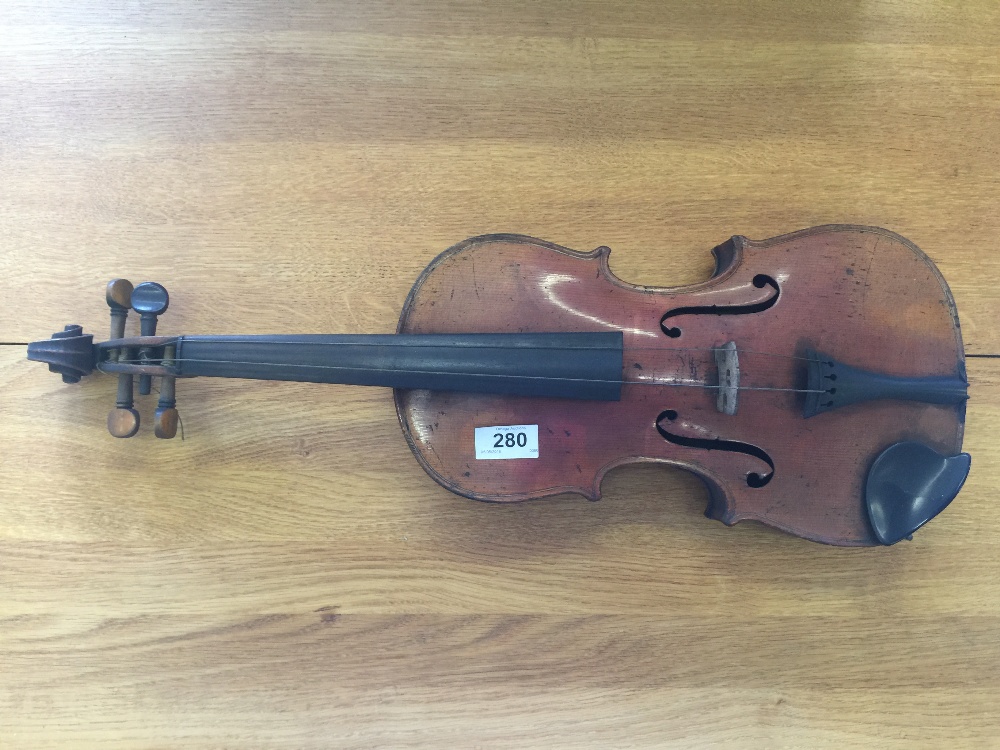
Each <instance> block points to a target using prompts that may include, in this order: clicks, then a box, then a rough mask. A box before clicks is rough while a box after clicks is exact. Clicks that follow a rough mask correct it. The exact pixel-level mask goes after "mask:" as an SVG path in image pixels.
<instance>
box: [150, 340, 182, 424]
mask: <svg viewBox="0 0 1000 750" xmlns="http://www.w3.org/2000/svg"><path fill="white" fill-rule="evenodd" d="M175 352H176V348H175V347H173V346H167V347H165V348H164V351H163V363H164V364H165V365H170V364H171V360H172V359H173V358H174V356H175ZM175 389H176V378H172V377H170V376H169V375H165V376H163V377H162V378H160V400H159V401H158V402H157V404H156V416H155V417H154V422H153V434H155V435H156V437H158V438H163V439H164V440H169V439H171V438H172V437H174V436H175V435H176V434H177V423H178V421H179V420H180V416H179V415H178V414H177V409H176V408H175V407H176V405H177V398H176V392H175Z"/></svg>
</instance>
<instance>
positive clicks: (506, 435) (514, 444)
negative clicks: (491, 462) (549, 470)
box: [476, 424, 538, 458]
mask: <svg viewBox="0 0 1000 750" xmlns="http://www.w3.org/2000/svg"><path fill="white" fill-rule="evenodd" d="M476 458H538V425H537V424H514V425H504V426H502V427H477V428H476Z"/></svg>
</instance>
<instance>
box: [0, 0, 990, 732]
mask: <svg viewBox="0 0 1000 750" xmlns="http://www.w3.org/2000/svg"><path fill="white" fill-rule="evenodd" d="M696 5H697V4H687V3H674V2H654V1H653V0H648V1H646V2H639V3H634V4H631V5H628V6H622V5H620V4H616V3H600V2H576V3H560V2H539V3H522V2H502V3H469V4H461V5H459V4H453V3H445V2H429V3H421V4H408V3H342V2H337V3H317V2H308V1H307V0H295V1H293V2H288V3H282V4H280V5H275V4H273V3H266V2H256V3H254V2H247V3H243V4H236V3H222V2H213V3H204V4H196V3H192V2H180V3H171V4H167V3H156V2H152V3H141V4H136V3H128V2H108V3H96V2H92V1H90V0H87V1H85V2H78V3H68V2H58V1H56V2H52V3H48V4H45V5H44V6H42V5H38V4H34V3H22V2H16V1H15V2H9V3H5V4H4V8H3V13H2V14H0V247H2V250H0V342H3V343H7V344H10V345H8V346H3V347H0V592H2V594H0V747H3V748H5V749H6V748H8V747H9V748H46V747H97V746H100V747H111V748H116V747H121V748H125V747H128V748H134V747H185V748H189V747H194V748H198V747H205V748H208V747H248V748H250V747H265V746H266V747H343V748H367V747H462V748H464V747H470V748H471V747H498V748H508V747H539V746H542V747H565V748H589V747H595V748H596V747H600V748H606V747H664V746H669V747H691V748H695V747H746V748H773V747H817V748H824V747H829V748H848V747H856V748H871V747H899V748H902V747H907V748H914V747H928V748H937V747H941V746H950V747H997V746H998V745H997V744H996V743H997V740H996V738H997V737H998V736H1000V698H998V696H1000V679H998V677H997V675H998V674H1000V638H998V636H997V633H998V632H1000V520H998V518H1000V517H998V515H997V513H996V512H995V487H996V486H997V484H998V483H1000V449H998V447H997V446H998V441H997V431H996V427H995V425H996V424H997V420H998V419H1000V395H998V394H1000V360H997V359H990V358H972V359H970V360H969V372H970V378H971V382H972V387H971V394H972V400H971V402H970V407H969V413H968V425H967V434H966V443H965V447H966V449H967V450H968V451H969V452H970V453H972V455H973V469H972V474H971V476H970V479H969V482H968V484H967V486H966V488H965V489H964V490H963V492H962V494H961V495H960V496H959V499H958V500H956V502H955V503H954V504H953V506H952V507H950V508H949V509H948V510H947V512H946V513H945V514H943V515H942V516H941V517H940V518H938V519H936V520H934V521H933V522H932V523H931V524H929V525H928V526H927V527H926V528H925V529H922V530H921V531H920V532H919V533H918V534H917V536H916V537H915V539H914V541H913V542H912V543H908V544H901V545H897V546H896V547H893V548H890V549H875V550H866V551H859V550H843V549H833V548H828V547H823V546H819V545H814V544H810V543H807V542H804V541H801V540H797V539H793V538H791V537H787V536H785V535H782V534H780V533H778V532H774V531H771V530H768V529H766V528H764V527H761V526H759V525H755V524H750V523H748V524H741V525H739V526H737V527H734V528H732V529H727V528H725V527H723V526H722V525H721V524H718V523H715V522H711V521H708V520H706V519H705V518H703V517H702V515H701V512H702V510H703V509H704V505H705V502H706V497H705V493H704V490H703V489H702V488H701V486H700V484H699V483H698V482H697V480H695V479H694V478H693V477H691V476H690V475H687V474H684V473H682V472H677V471H669V470H664V469H657V468H655V467H630V468H628V469H623V470H620V471H614V472H612V473H611V474H610V475H609V476H608V477H607V479H606V480H605V484H604V495H605V499H604V500H602V501H601V502H599V503H587V502H586V501H584V500H581V499H579V498H570V497H561V498H557V499H554V500H549V501H540V502H531V503H527V504H523V505H517V506H511V507H501V506H488V505H483V504H479V503H474V502H471V501H467V500H463V499H461V498H458V497H455V496H453V495H450V494H449V493H447V492H445V491H444V490H442V489H441V488H440V487H438V486H437V485H436V484H434V482H433V481H432V480H430V479H429V478H428V477H427V476H426V475H425V474H424V473H423V471H422V470H421V469H420V468H419V466H418V465H417V463H416V462H415V461H414V460H413V458H412V456H411V455H410V453H409V450H408V449H407V447H406V444H405V441H404V440H403V438H402V436H401V435H400V431H399V427H398V424H397V423H396V419H395V415H394V413H393V408H392V399H391V395H390V394H389V393H388V392H387V391H384V390H381V389H351V388H347V387H337V386H305V385H296V384H281V383H246V384H242V383H234V382H199V381H192V382H180V383H179V384H178V408H179V411H180V414H181V417H182V419H183V421H184V431H185V438H186V439H185V440H184V441H183V442H182V441H180V440H174V441H158V440H156V439H154V437H153V435H152V423H153V409H154V406H155V400H154V399H153V398H148V399H144V400H140V401H139V402H138V403H137V408H138V409H139V410H140V412H141V413H142V417H143V420H144V425H143V429H142V430H141V431H140V433H139V435H138V436H137V437H135V438H132V439H130V440H114V439H112V438H110V437H108V436H107V434H106V431H105V426H104V420H105V416H106V414H107V411H108V410H109V409H110V408H111V406H112V405H113V401H114V391H115V384H114V380H113V379H112V378H110V377H99V376H97V377H92V378H88V379H85V380H84V382H83V383H81V384H79V385H77V386H66V385H63V384H62V383H61V382H60V381H59V379H58V378H56V377H54V376H51V375H49V374H48V373H46V372H45V370H44V368H41V367H39V366H38V365H34V364H32V363H28V362H26V361H24V354H25V349H24V346H23V345H22V344H23V343H24V342H26V341H29V340H34V339H37V338H42V337H45V336H47V335H48V334H49V333H51V332H52V331H55V330H58V329H60V328H61V327H62V326H63V325H64V324H66V323H70V322H73V323H80V324H81V325H83V326H84V327H85V329H86V330H88V331H94V332H95V333H97V334H99V335H100V336H101V337H103V336H104V334H105V333H106V330H107V327H108V311H107V307H106V305H105V302H104V300H103V299H102V293H103V289H104V285H105V284H106V282H107V281H108V279H110V278H114V277H117V276H122V277H127V278H130V279H131V280H132V281H133V282H140V281H145V280H147V279H151V280H155V281H159V282H161V283H163V284H164V285H165V286H166V287H167V288H168V289H169V290H170V292H171V306H170V310H169V311H168V312H167V313H166V314H165V315H164V316H163V318H162V319H161V323H160V331H161V332H163V333H173V332H184V333H225V332H245V333H257V332H260V333H268V332H324V333H331V332H347V333H350V332H360V333H369V332H370V333H375V332H386V331H391V330H393V328H394V327H395V323H396V319H397V316H398V313H399V307H400V305H401V304H402V302H403V300H404V299H405V297H406V293H407V292H408V290H409V288H410V285H411V284H412V282H413V280H414V279H415V278H416V277H417V275H418V274H419V272H420V271H421V270H422V269H423V268H424V266H425V265H426V264H427V263H428V262H429V261H430V260H431V259H432V258H433V257H434V256H435V255H436V254H437V253H438V252H440V251H441V250H443V249H444V248H446V247H448V246H449V245H451V244H453V243H454V242H456V241H458V240H461V239H464V238H465V237H468V236H472V235H476V234H481V233H485V232H496V231H508V232H520V233H524V234H529V235H534V236H539V237H542V238H545V239H547V240H550V241H553V242H557V243H559V244H562V245H566V246H569V247H574V248H578V249H588V248H592V247H595V246H597V245H600V244H608V245H610V246H611V247H612V248H613V250H614V252H613V254H612V256H611V265H612V268H613V270H614V271H615V273H617V274H618V275H619V276H621V277H622V278H623V279H625V280H627V281H631V282H636V283H646V284H656V285H673V284H680V283H690V282H694V281H698V280H701V279H704V278H706V277H707V276H708V275H709V273H710V270H711V267H712V262H711V257H710V256H709V255H708V249H709V248H711V247H712V246H714V245H715V244H717V243H718V242H720V241H722V240H725V239H726V238H728V237H729V236H730V235H731V234H736V233H740V234H746V235H748V236H750V237H754V238H765V237H769V236H773V235H777V234H781V233H783V232H787V231H791V230H794V229H799V228H802V227H806V226H811V225H816V224H823V223H829V222H851V223H860V224H874V225H880V226H885V227H888V228H889V229H892V230H895V231H898V232H900V233H901V234H903V235H905V236H906V237H908V238H909V239H911V240H913V241H914V242H916V243H917V244H918V245H919V246H920V247H921V248H922V249H923V250H924V251H925V252H927V253H928V254H929V255H930V256H931V257H932V258H933V259H934V260H935V262H936V263H937V264H938V266H939V267H940V269H941V271H942V273H943V274H944V276H945V278H946V279H947V280H948V281H949V283H950V285H951V288H952V291H953V292H954V293H955V297H956V300H957V302H958V307H959V312H960V314H961V317H962V323H963V328H964V330H963V333H964V336H965V343H966V350H967V352H968V353H969V354H976V355H997V354H1000V331H998V328H997V325H996V321H997V318H998V312H1000V303H998V301H997V300H998V297H997V294H996V292H995V289H994V281H995V279H996V278H998V277H1000V255H998V254H997V253H996V252H994V251H993V248H992V243H993V238H994V237H996V236H997V234H998V230H1000V214H998V212H997V211H996V205H997V203H998V199H1000V178H998V172H997V169H996V165H997V164H998V159H1000V128H997V126H996V124H997V122H998V116H1000V9H998V7H997V6H996V5H995V4H993V3H989V2H985V1H982V2H972V3H965V4H962V5H960V6H951V5H943V4H939V3H933V2H930V1H929V0H925V1H914V2H903V1H902V0H881V1H879V2H869V3H845V4H808V3H796V2H792V1H791V0H787V1H786V2H767V3H753V4H744V3H739V2H735V0H734V1H733V2H721V3H715V4H711V6H710V7H709V6H708V4H706V7H696ZM136 328H137V321H135V320H132V321H131V322H130V326H129V331H130V332H132V331H134V330H135V329H136Z"/></svg>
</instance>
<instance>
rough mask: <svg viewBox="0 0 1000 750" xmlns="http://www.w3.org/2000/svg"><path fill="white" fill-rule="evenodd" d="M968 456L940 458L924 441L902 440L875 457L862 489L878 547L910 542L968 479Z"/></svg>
mask: <svg viewBox="0 0 1000 750" xmlns="http://www.w3.org/2000/svg"><path fill="white" fill-rule="evenodd" d="M971 465H972V457H971V456H969V454H968V453H959V454H958V455H957V456H942V455H941V454H940V453H938V452H937V451H935V450H934V449H932V448H930V447H928V446H926V445H924V444H923V443H914V442H903V443H896V444H895V445H891V446H889V447H888V448H886V449H885V450H884V451H882V453H881V454H880V455H879V457H878V458H876V459H875V463H874V464H872V468H871V471H869V472H868V481H867V483H866V485H865V503H866V504H867V506H868V518H869V519H870V520H871V524H872V529H873V530H874V531H875V536H876V537H878V540H879V541H880V542H882V544H895V543H896V542H898V541H899V540H900V539H905V538H908V537H909V536H910V535H911V534H912V533H913V532H914V531H916V530H917V529H919V528H920V527H921V526H923V525H924V524H925V523H927V522H928V521H930V520H931V519H932V518H934V516H936V515H937V514H938V513H940V512H941V511H942V510H944V509H945V508H947V507H948V503H950V502H951V501H952V500H953V499H954V497H955V495H957V494H958V491H959V490H960V489H962V485H963V484H964V483H965V478H966V477H967V476H968V475H969V467H970V466H971Z"/></svg>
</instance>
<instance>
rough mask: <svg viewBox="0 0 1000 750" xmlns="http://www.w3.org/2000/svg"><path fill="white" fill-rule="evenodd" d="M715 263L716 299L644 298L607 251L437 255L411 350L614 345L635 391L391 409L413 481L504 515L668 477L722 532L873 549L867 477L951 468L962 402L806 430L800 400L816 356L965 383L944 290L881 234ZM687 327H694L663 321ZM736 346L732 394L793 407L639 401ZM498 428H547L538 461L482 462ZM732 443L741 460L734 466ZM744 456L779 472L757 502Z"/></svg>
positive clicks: (422, 285) (415, 299)
mask: <svg viewBox="0 0 1000 750" xmlns="http://www.w3.org/2000/svg"><path fill="white" fill-rule="evenodd" d="M713 252H714V255H715V258H716V269H715V272H714V274H713V276H712V278H711V279H709V280H708V281H705V282H703V283H699V284H695V285H692V286H686V287H679V288H653V287H643V286H636V285H632V284H628V283H625V282H623V281H621V280H620V279H618V278H616V277H615V276H614V274H613V273H612V272H611V270H610V269H609V267H608V256H609V253H610V250H609V249H608V248H606V247H600V248H598V249H596V250H594V251H592V252H589V253H580V252H574V251H572V250H569V249H566V248H563V247H559V246H558V245H553V244H550V243H547V242H543V241H540V240H536V239H532V238H529V237H522V236H517V235H487V236H483V237H476V238H473V239H469V240H466V241H464V242H462V243H459V244H458V245H455V246H454V247H452V248H451V249H449V250H447V251H445V252H444V253H443V254H441V255H440V256H439V257H438V258H437V259H436V260H435V261H434V262H432V263H431V264H430V266H429V267H428V268H427V269H426V270H425V271H424V272H423V274H422V275H421V276H420V278H419V279H418V280H417V282H416V284H415V285H414V287H413V289H412V291H411V292H410V295H409V298H408V299H407V301H406V304H405V305H404V307H403V310H402V314H401V317H400V320H399V326H398V331H399V332H400V333H432V332H433V333H463V332H497V333H514V332H536V331H537V332H541V331H607V330H620V331H622V332H623V337H624V342H623V348H624V359H623V370H624V379H625V384H624V386H623V388H622V393H621V400H620V401H617V402H603V401H574V402H567V401H565V400H562V399H538V398H530V397H512V396H506V395H504V396H495V395H489V394H470V393H455V392H440V391H430V390H397V391H396V393H395V401H396V408H397V412H398V415H399V421H400V424H401V426H402V428H403V433H404V434H405V436H406V439H407V441H408V442H409V444H410V447H411V448H412V450H413V453H414V455H415V456H416V458H417V460H418V461H419V462H420V464H421V466H423V467H424V469H425V470H426V471H427V473H428V474H430V475H431V476H432V477H433V478H434V479H435V480H436V481H438V482H439V483H440V484H442V485H443V486H444V487H446V488H448V489H449V490H451V491H452V492H456V493H458V494H460V495H464V496H466V497H470V498H474V499H477V500H486V501H493V502H513V501H520V500H527V499H530V498H540V497H546V496H550V495H555V494H559V493H567V492H570V493H578V494H580V495H583V496H585V497H587V498H589V499H591V500H597V499H598V498H600V495H601V480H602V478H603V477H604V475H605V474H606V473H607V472H608V471H609V470H611V469H613V468H616V467H618V466H622V465H625V464H630V463H638V462H658V463H663V464H669V465H672V466H677V467H680V468H684V469H688V470H689V471H692V472H694V473H695V474H696V475H697V476H698V477H700V478H701V479H702V481H703V482H704V483H705V485H706V486H707V488H708V491H709V498H710V499H709V504H708V508H707V511H706V515H707V516H709V517H710V518H715V519H718V520H719V521H722V522H723V523H725V524H729V525H731V524H735V523H737V522H739V521H743V520H756V521H761V522H763V523H766V524H769V525H771V526H775V527H777V528H779V529H783V530H785V531H788V532H791V533H793V534H796V535H798V536H802V537H805V538H808V539H812V540H814V541H819V542H825V543H828V544H836V545H852V546H854V545H875V544H879V543H880V541H883V540H880V539H878V538H876V535H875V533H874V532H873V528H872V523H871V519H870V511H869V509H868V508H867V507H866V505H867V504H866V480H867V479H868V476H869V472H870V470H871V468H872V466H873V464H874V462H875V461H876V459H877V458H878V457H879V456H880V454H882V453H883V452H884V451H885V450H886V449H887V448H888V447H889V446H893V445H895V444H899V443H919V444H923V445H925V446H928V447H930V448H931V449H933V451H934V452H935V453H937V454H940V455H941V456H945V457H954V456H957V455H958V454H960V451H961V446H962V435H963V429H964V422H965V401H964V399H960V400H959V402H958V403H951V404H934V403H923V402H918V401H910V400H892V399H883V400H872V401H868V402H866V403H857V404H853V405H847V406H844V407H843V408H838V409H834V410H832V411H828V412H826V413H821V414H817V415H815V416H813V417H811V418H808V419H807V418H804V417H803V408H804V401H805V400H806V399H807V398H808V394H803V393H799V392H794V391H796V390H805V389H806V385H807V382H806V381H807V373H806V372H805V370H806V368H805V367H804V366H803V363H804V362H805V361H806V359H805V358H806V354H807V352H808V351H810V350H819V351H822V352H825V353H829V354H831V355H832V356H835V357H836V358H837V360H838V361H840V362H845V363H849V364H850V365H851V366H853V367H856V368H861V369H864V370H867V371H872V372H876V373H883V374H886V375H889V376H896V377H899V378H906V377H908V376H911V375H913V374H914V373H919V374H920V375H921V376H940V377H941V378H948V379H957V380H959V381H962V382H964V381H965V363H964V350H963V346H962V337H961V331H960V328H959V322H958V315H957V312H956V308H955V303H954V300H953V298H952V296H951V293H950V291H949V290H948V287H947V284H946V283H945V281H944V279H943V278H942V277H941V275H940V273H939V272H938V271H937V269H936V268H935V266H934V264H933V263H932V262H931V261H930V260H929V259H928V258H927V256H925V255H924V254H923V253H922V252H921V251H920V250H919V249H918V248H917V247H916V246H915V245H913V244H912V243H910V242H909V241H907V240H906V239H904V238H903V237H900V236H899V235H897V234H894V233H892V232H889V231H887V230H883V229H877V228H872V227H857V226H827V227H817V228H814V229H808V230H804V231H801V232H796V233H793V234H788V235H784V236H781V237H776V238H773V239H770V240H766V241H762V242H755V241H751V240H748V239H746V238H745V237H734V238H732V239H731V240H729V241H728V242H726V243H724V244H722V245H720V246H718V247H716V248H715V249H714V251H713ZM761 276H765V277H766V278H767V280H768V281H772V280H773V282H775V283H776V285H777V287H778V289H777V290H775V288H773V287H772V286H771V284H769V283H763V284H761V278H760V277H761ZM755 281H756V283H755ZM712 306H715V310H714V311H712ZM684 310H692V311H695V312H689V313H685V312H680V313H679V314H676V315H673V316H671V317H670V318H669V319H668V320H663V318H664V316H665V314H667V313H668V312H670V311H684ZM699 310H700V311H701V312H697V311H699ZM661 321H662V324H661ZM666 324H670V325H669V326H666ZM665 327H666V329H667V330H671V329H672V331H671V332H672V333H675V334H676V333H677V332H678V331H677V329H679V335H676V337H671V336H668V335H667V334H666V333H664V330H665ZM727 342H735V343H736V346H737V348H738V349H739V350H740V368H741V371H742V376H741V377H742V381H741V387H745V386H750V387H772V388H782V389H788V390H774V391H765V390H761V391H743V392H742V393H741V395H740V404H739V409H738V411H737V413H736V415H729V414H726V413H723V412H721V411H720V410H719V409H718V404H717V393H716V392H715V391H713V390H710V389H705V388H699V387H673V388H671V387H655V386H654V387H646V386H645V385H643V384H640V382H638V381H639V380H640V379H642V378H645V379H647V381H650V380H651V381H654V382H655V381H656V380H678V381H687V382H691V383H698V382H703V381H706V380H710V379H711V378H712V377H713V373H712V371H713V370H714V368H715V362H714V360H713V358H712V356H711V352H712V351H713V350H716V349H717V348H719V347H721V346H723V345H724V344H726V343H727ZM631 381H636V382H631ZM489 425H537V430H538V454H537V457H536V458H531V459H520V460H518V459H515V460H482V459H477V458H476V453H475V441H474V431H475V429H476V428H477V427H482V426H489ZM665 434H666V436H665ZM733 444H736V445H737V446H738V447H739V449H738V450H732V449H723V448H726V447H728V448H732V447H733ZM751 448H756V449H758V450H759V451H760V452H762V453H765V454H766V456H767V457H769V458H770V460H771V462H772V463H773V471H772V472H771V476H770V478H769V481H767V483H766V484H765V485H764V486H751V485H750V484H749V483H748V477H760V476H766V475H767V472H768V471H769V466H768V464H767V463H766V462H765V460H763V459H762V458H761V457H759V454H758V453H757V452H755V451H752V450H751ZM967 470H968V465H967V463H966V464H965V471H967ZM964 478H965V474H964V473H962V476H961V480H964ZM958 484H959V486H960V484H961V481H958ZM954 491H955V492H957V488H954ZM950 499H951V498H950V497H949V498H948V500H950ZM923 502H927V500H926V498H924V500H923ZM945 504H946V503H945Z"/></svg>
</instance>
